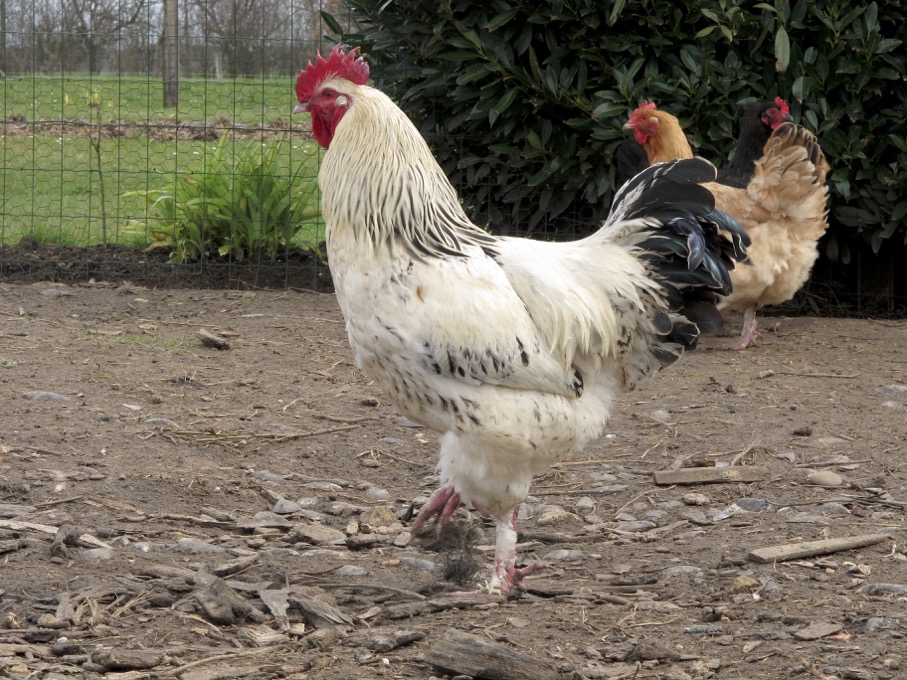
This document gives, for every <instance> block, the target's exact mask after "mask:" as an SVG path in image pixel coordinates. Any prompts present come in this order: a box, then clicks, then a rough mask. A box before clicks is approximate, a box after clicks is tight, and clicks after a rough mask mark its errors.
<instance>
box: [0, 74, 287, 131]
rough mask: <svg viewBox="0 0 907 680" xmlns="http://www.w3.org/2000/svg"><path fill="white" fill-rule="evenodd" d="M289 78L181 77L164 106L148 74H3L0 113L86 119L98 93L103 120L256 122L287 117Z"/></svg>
mask: <svg viewBox="0 0 907 680" xmlns="http://www.w3.org/2000/svg"><path fill="white" fill-rule="evenodd" d="M293 82H294V79H293V78H292V77H290V78H286V79H278V78H261V79H254V78H235V79H230V80H225V81H224V82H222V83H218V82H216V81H214V80H204V79H199V78H185V79H183V80H181V81H180V101H179V106H177V107H175V108H174V107H164V94H163V85H162V83H161V81H160V80H157V79H150V78H149V77H148V76H128V75H123V76H88V75H83V76H77V75H73V76H65V77H60V76H54V77H51V76H7V77H6V78H3V79H2V80H0V101H2V109H0V118H3V119H6V120H13V119H14V118H15V117H18V116H21V117H22V118H23V119H24V120H26V121H35V120H60V119H80V118H88V109H87V101H88V98H89V97H90V96H95V93H97V95H99V97H100V100H101V109H102V115H103V118H104V120H105V121H107V122H111V121H114V122H115V121H121V122H132V123H137V122H147V121H157V120H176V121H181V122H201V121H209V122H213V121H215V120H217V119H219V118H227V119H229V120H231V121H232V122H234V123H244V124H248V125H254V124H258V123H262V122H264V123H271V122H273V121H275V120H276V119H277V118H280V117H282V118H284V119H286V120H289V118H290V114H291V111H292V110H293V106H294V104H295V103H296V99H295V96H294V94H293Z"/></svg>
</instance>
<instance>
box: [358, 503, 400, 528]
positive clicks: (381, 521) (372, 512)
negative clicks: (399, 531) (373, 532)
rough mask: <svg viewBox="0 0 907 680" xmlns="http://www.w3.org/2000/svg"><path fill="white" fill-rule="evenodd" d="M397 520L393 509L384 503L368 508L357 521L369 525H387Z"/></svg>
mask: <svg viewBox="0 0 907 680" xmlns="http://www.w3.org/2000/svg"><path fill="white" fill-rule="evenodd" d="M397 521H398V520H397V515H396V514H394V511H393V510H391V509H390V508H389V507H387V506H384V505H381V506H378V507H375V508H369V509H368V510H366V511H364V512H363V513H362V514H361V515H360V516H359V522H360V523H361V524H365V525H367V526H370V527H387V526H390V525H391V524H394V523H395V522H397Z"/></svg>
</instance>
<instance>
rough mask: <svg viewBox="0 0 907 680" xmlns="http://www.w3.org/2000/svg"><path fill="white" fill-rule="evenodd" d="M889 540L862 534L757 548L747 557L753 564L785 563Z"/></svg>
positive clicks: (884, 536) (880, 536)
mask: <svg viewBox="0 0 907 680" xmlns="http://www.w3.org/2000/svg"><path fill="white" fill-rule="evenodd" d="M890 539H891V536H890V535H889V534H863V535H861V536H847V537H844V538H826V539H824V540H821V541H801V542H799V543H787V544H784V545H771V546H768V547H766V548H757V549H756V550H752V551H750V553H749V555H748V556H747V557H749V559H750V560H752V561H753V562H785V561H787V560H797V559H801V558H803V557H812V556H813V555H827V554H828V553H834V552H841V551H842V550H853V549H855V548H865V547H866V546H869V545H875V544H876V543H881V542H882V541H887V540H890Z"/></svg>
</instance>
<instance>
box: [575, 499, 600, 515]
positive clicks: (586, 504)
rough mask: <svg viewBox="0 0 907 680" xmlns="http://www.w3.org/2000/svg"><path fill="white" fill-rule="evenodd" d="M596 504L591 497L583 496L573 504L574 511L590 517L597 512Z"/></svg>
mask: <svg viewBox="0 0 907 680" xmlns="http://www.w3.org/2000/svg"><path fill="white" fill-rule="evenodd" d="M595 506H596V503H595V501H594V500H593V499H592V497H591V496H583V497H582V498H580V499H578V500H577V501H576V503H574V504H573V509H574V510H576V511H577V512H578V513H579V514H580V515H588V514H589V513H590V512H592V511H593V510H595Z"/></svg>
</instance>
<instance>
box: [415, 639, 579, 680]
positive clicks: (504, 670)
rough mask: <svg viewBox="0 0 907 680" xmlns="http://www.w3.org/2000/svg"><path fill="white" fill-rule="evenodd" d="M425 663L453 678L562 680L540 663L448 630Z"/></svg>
mask: <svg viewBox="0 0 907 680" xmlns="http://www.w3.org/2000/svg"><path fill="white" fill-rule="evenodd" d="M425 661H427V662H428V663H430V664H431V665H432V666H435V667H436V668H438V669H439V670H441V671H443V672H445V673H450V674H453V675H467V676H470V677H473V678H483V679H484V680H526V678H533V679H534V680H561V678H563V676H562V675H561V674H560V673H558V672H557V671H556V670H554V669H553V668H551V667H550V666H549V665H548V664H546V663H544V662H543V661H541V660H540V659H536V658H533V657H531V656H529V655H528V654H524V653H523V652H519V651H517V650H515V649H511V648H510V647H507V646H506V645H502V644H498V643H496V642H491V641H489V640H488V639H486V638H481V637H478V636H476V635H470V634H469V633H464V632H463V631H461V630H456V629H455V628H450V629H448V630H447V631H445V632H444V636H443V638H442V639H441V640H440V641H439V642H438V643H437V644H435V645H434V646H433V647H432V648H431V649H429V650H428V652H427V653H426V654H425Z"/></svg>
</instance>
